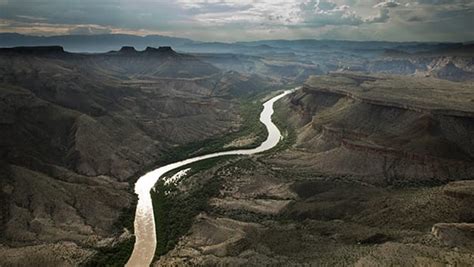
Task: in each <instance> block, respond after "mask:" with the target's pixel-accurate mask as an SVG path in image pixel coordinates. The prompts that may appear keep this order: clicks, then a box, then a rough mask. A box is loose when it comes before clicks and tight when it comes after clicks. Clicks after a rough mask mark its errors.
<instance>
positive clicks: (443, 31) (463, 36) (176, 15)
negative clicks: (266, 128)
mask: <svg viewBox="0 0 474 267" xmlns="http://www.w3.org/2000/svg"><path fill="white" fill-rule="evenodd" d="M473 28H474V0H415V1H407V0H287V1H281V0H273V1H272V0H240V1H237V0H176V1H171V0H170V1H165V0H155V1H152V0H104V1H100V0H0V32H17V33H23V34H30V35H67V34H105V33H127V34H135V35H149V34H160V35H167V36H176V37H187V38H191V39H194V40H199V41H223V42H235V41H251V40H262V39H344V40H359V41H365V40H385V41H456V42H458V41H473V40H474V30H473Z"/></svg>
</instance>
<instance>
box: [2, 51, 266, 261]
mask: <svg viewBox="0 0 474 267" xmlns="http://www.w3.org/2000/svg"><path fill="white" fill-rule="evenodd" d="M165 50H166V49H165ZM143 53H145V52H137V51H135V50H134V49H131V48H125V49H123V50H122V51H120V52H117V53H116V54H96V55H81V54H71V53H65V52H63V51H62V49H58V48H38V49H36V50H35V49H34V48H27V49H26V48H25V49H23V48H22V49H3V50H1V51H0V103H1V104H0V176H1V179H0V199H1V202H2V205H1V206H2V207H1V210H0V224H1V225H0V229H1V230H0V243H2V244H3V245H5V246H19V247H22V246H29V245H39V244H45V243H51V244H53V243H54V244H56V243H57V242H59V243H57V244H59V246H60V247H61V248H57V247H55V246H56V245H54V246H53V245H51V246H52V247H50V246H49V245H48V246H41V247H32V248H35V249H33V250H34V251H30V250H18V251H13V250H11V249H10V248H8V247H5V248H1V249H0V255H2V257H1V258H2V259H7V258H8V260H6V261H5V262H6V263H11V264H21V263H23V264H31V262H28V261H22V259H26V258H25V257H17V258H15V257H14V256H12V255H24V254H22V253H26V254H28V255H32V258H31V259H34V258H35V257H36V256H34V255H37V257H39V258H48V257H52V255H51V253H52V252H51V251H53V250H54V249H58V250H59V251H61V252H58V253H60V255H69V256H71V255H72V256H71V257H73V259H71V258H68V260H66V261H67V262H69V264H73V265H74V264H77V262H79V261H81V260H83V259H84V257H86V256H88V255H90V253H91V252H92V251H93V250H91V249H85V248H86V247H87V248H92V249H93V248H97V247H99V246H104V245H110V244H111V243H113V242H115V241H114V239H111V238H110V237H116V236H118V234H120V233H121V232H122V231H123V227H130V226H131V225H126V226H125V225H123V224H124V223H125V221H126V220H125V219H124V218H122V217H121V216H123V214H124V213H123V211H124V210H126V209H130V208H133V201H134V199H133V195H132V193H131V190H132V189H133V187H132V186H131V185H130V184H129V182H133V178H134V175H135V174H137V172H139V171H142V170H143V168H145V167H147V166H149V165H151V164H153V163H154V162H156V161H157V160H159V159H160V158H161V156H162V155H163V153H164V152H165V151H168V150H170V149H172V148H173V147H175V146H177V145H183V144H185V143H189V142H193V141H199V140H204V139H206V138H210V137H213V136H216V135H220V134H223V133H229V132H232V131H235V130H236V129H237V128H238V127H239V125H240V123H241V122H240V118H239V109H238V108H239V105H238V101H237V98H236V97H235V94H234V93H233V91H234V90H235V91H245V92H243V93H244V94H245V93H249V92H250V91H251V90H261V89H262V88H257V86H253V87H251V86H250V87H249V88H248V91H246V89H247V88H246V89H244V88H242V87H241V85H239V84H238V83H237V81H239V80H240V79H243V80H245V79H244V77H243V76H240V75H238V74H234V75H232V79H233V80H231V81H229V80H228V79H226V77H227V76H228V74H226V73H221V72H220V71H219V70H218V69H216V68H215V67H213V66H212V65H209V64H207V63H203V62H201V61H199V60H197V59H195V58H192V57H189V56H186V55H181V54H178V53H175V52H173V51H169V49H168V50H166V51H161V50H159V51H152V52H150V53H152V54H153V55H145V54H143ZM147 53H148V52H147ZM163 54H166V55H165V56H164V55H163ZM175 69H179V70H180V71H178V72H174V70H175ZM168 74H169V75H168ZM249 83H250V84H252V83H257V84H261V85H266V86H268V85H269V84H268V83H267V82H266V81H264V80H258V79H256V80H255V81H251V82H249ZM234 87H236V88H234ZM216 88H219V89H220V90H216ZM128 221H129V220H128ZM64 242H66V243H67V242H74V244H75V245H74V246H69V245H68V244H66V243H64ZM36 248H37V249H36ZM63 249H64V250H63ZM5 251H6V252H5ZM67 251H70V252H71V253H72V254H68V253H69V252H67ZM73 251H76V252H77V255H76V256H77V257H76V258H74V257H75V256H74V255H73V254H74V253H76V252H74V253H73ZM10 252H11V253H13V254H10ZM42 253H46V255H44V254H42ZM48 253H49V254H48ZM38 255H39V256H38ZM7 256H8V257H7ZM10 256H11V257H13V258H11V257H10ZM69 256H68V257H69ZM0 262H1V261H0ZM56 263H57V262H56ZM56 263H55V264H56ZM58 264H59V263H58ZM0 265H1V263H0Z"/></svg>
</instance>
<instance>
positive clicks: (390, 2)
mask: <svg viewBox="0 0 474 267" xmlns="http://www.w3.org/2000/svg"><path fill="white" fill-rule="evenodd" d="M399 5H400V3H399V2H397V1H395V0H388V1H385V2H381V3H378V4H376V5H375V6H374V8H394V7H398V6H399Z"/></svg>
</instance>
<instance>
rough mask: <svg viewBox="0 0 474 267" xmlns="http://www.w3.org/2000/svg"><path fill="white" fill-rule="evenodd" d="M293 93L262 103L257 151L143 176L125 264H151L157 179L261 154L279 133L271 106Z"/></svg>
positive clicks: (242, 151)
mask: <svg viewBox="0 0 474 267" xmlns="http://www.w3.org/2000/svg"><path fill="white" fill-rule="evenodd" d="M291 92H292V90H287V91H285V92H283V93H281V94H279V95H278V96H276V97H273V98H272V99H270V100H268V101H267V102H265V103H264V105H263V106H264V109H263V111H262V113H261V114H260V121H261V122H262V123H263V124H264V125H265V126H266V128H267V131H268V136H267V139H266V140H265V141H264V142H263V143H262V144H261V145H260V146H259V147H257V148H254V149H240V150H235V151H225V152H218V153H213V154H207V155H204V156H199V157H194V158H190V159H186V160H183V161H179V162H175V163H172V164H169V165H166V166H163V167H160V168H158V169H156V170H154V171H152V172H149V173H147V174H145V175H144V176H142V177H140V179H139V180H138V181H137V183H136V184H135V192H136V193H137V194H138V195H139V201H138V205H137V213H136V217H135V236H136V242H135V247H134V250H133V252H132V256H131V257H130V260H129V262H128V263H127V265H129V266H137V265H148V264H150V263H151V261H152V259H153V257H154V255H155V250H156V236H155V231H156V230H155V225H154V224H155V221H154V214H153V204H152V199H151V196H150V190H151V189H152V188H153V187H154V186H155V183H156V182H157V180H158V179H159V178H160V177H161V176H162V175H164V174H166V173H168V172H169V171H171V170H174V169H176V168H179V167H182V166H185V165H188V164H191V163H194V162H197V161H201V160H205V159H209V158H215V157H221V156H230V155H251V154H255V153H260V152H263V151H266V150H269V149H271V148H273V147H274V146H275V145H277V144H278V142H279V140H280V138H281V134H280V131H279V130H278V128H277V127H276V126H275V124H274V123H273V122H272V118H271V117H272V114H273V104H274V103H275V102H276V101H278V100H279V99H280V98H282V97H284V96H285V95H287V94H289V93H291Z"/></svg>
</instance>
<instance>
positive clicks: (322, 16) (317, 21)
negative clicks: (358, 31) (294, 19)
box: [299, 0, 364, 26]
mask: <svg viewBox="0 0 474 267" xmlns="http://www.w3.org/2000/svg"><path fill="white" fill-rule="evenodd" d="M299 16H300V17H301V19H302V23H304V24H305V25H313V26H326V25H360V24H361V23H363V22H364V21H363V19H362V18H361V17H360V16H358V15H357V14H356V13H355V12H354V11H352V10H351V8H350V7H349V6H348V5H337V4H336V3H334V2H332V1H327V0H310V1H306V2H304V3H302V4H301V5H300V12H299Z"/></svg>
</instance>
